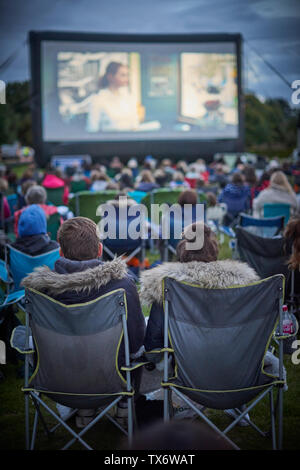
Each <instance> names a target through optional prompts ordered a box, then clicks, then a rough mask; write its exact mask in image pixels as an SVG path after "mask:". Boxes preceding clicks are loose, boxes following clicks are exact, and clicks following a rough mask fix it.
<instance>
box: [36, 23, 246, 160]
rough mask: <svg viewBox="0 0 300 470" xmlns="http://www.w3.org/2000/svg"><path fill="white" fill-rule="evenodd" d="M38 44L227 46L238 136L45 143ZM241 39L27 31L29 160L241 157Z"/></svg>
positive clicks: (242, 147)
mask: <svg viewBox="0 0 300 470" xmlns="http://www.w3.org/2000/svg"><path fill="white" fill-rule="evenodd" d="M43 41H60V42H61V41H64V42H66V41H70V42H73V41H75V42H115V43H123V42H127V43H132V44H134V43H203V42H206V43H207V42H233V43H235V45H236V54H237V88H238V117H239V124H238V137H237V138H228V139H215V140H209V139H207V140H204V139H197V140H191V139H186V140H184V138H183V139H182V140H178V139H176V140H171V139H168V140H155V138H154V139H153V140H131V141H115V140H111V141H110V140H105V141H99V140H98V141H97V140H91V141H66V142H62V141H57V142H53V141H51V142H50V141H45V140H44V139H43V129H42V80H41V50H42V43H43ZM242 41H243V40H242V35H241V34H239V33H236V34H227V33H218V34H176V35H175V34H112V33H107V34H99V33H81V32H62V31H30V32H29V46H30V69H31V112H32V122H33V125H32V133H33V144H34V148H35V151H36V152H35V155H36V156H35V159H36V162H37V164H38V165H39V166H42V167H44V166H46V164H47V163H48V162H49V161H50V160H51V156H52V155H55V154H61V155H72V154H78V153H80V154H88V155H91V157H92V158H93V160H95V161H97V160H103V159H104V158H108V159H109V158H110V157H113V156H115V155H118V156H119V157H120V158H121V159H126V158H130V157H131V156H136V157H137V158H143V157H145V155H148V154H151V155H153V156H155V157H158V158H159V157H162V158H164V157H170V158H175V159H178V158H180V159H186V160H190V159H193V158H196V157H210V158H212V156H213V154H214V153H218V152H242V151H243V150H244V140H245V138H244V99H243V92H242Z"/></svg>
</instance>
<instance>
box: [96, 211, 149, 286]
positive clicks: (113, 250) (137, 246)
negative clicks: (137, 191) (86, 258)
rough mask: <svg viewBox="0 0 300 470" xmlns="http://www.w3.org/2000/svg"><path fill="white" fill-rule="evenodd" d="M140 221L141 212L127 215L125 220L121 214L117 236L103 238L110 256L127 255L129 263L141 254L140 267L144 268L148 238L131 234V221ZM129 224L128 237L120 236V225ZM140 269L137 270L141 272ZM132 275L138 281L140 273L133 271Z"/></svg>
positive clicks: (117, 222)
mask: <svg viewBox="0 0 300 470" xmlns="http://www.w3.org/2000/svg"><path fill="white" fill-rule="evenodd" d="M117 214H118V212H117ZM135 220H137V222H139V221H140V214H139V213H138V214H137V215H134V216H129V215H127V218H126V219H125V220H123V221H122V220H121V219H120V218H119V216H118V215H117V217H116V237H115V238H109V237H107V238H104V239H103V240H102V244H103V251H104V253H105V254H106V255H108V257H109V258H111V259H114V258H115V257H116V256H125V257H126V258H125V261H126V263H129V262H130V261H131V260H132V259H133V258H134V257H136V256H139V258H140V259H139V266H140V268H139V269H143V268H144V261H145V253H146V239H145V238H144V237H143V236H141V237H139V238H137V239H133V238H131V237H130V234H129V226H130V224H131V223H134V224H135ZM125 224H126V225H127V231H126V238H121V236H120V226H121V225H124V226H125ZM136 229H137V232H139V231H140V224H138V225H137V227H136ZM139 269H138V270H137V271H138V272H139ZM132 275H133V277H134V278H135V280H136V281H138V275H137V274H135V273H134V272H133V271H132Z"/></svg>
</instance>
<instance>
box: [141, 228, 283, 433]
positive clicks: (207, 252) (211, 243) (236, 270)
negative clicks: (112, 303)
mask: <svg viewBox="0 0 300 470" xmlns="http://www.w3.org/2000/svg"><path fill="white" fill-rule="evenodd" d="M200 229H203V230H204V243H203V247H202V248H201V249H200V250H189V249H187V246H186V245H187V242H188V240H191V238H192V237H191V235H192V234H193V233H195V232H196V233H199V230H200ZM218 253H219V247H218V241H217V238H216V236H215V234H214V233H213V232H212V230H211V229H210V228H209V227H208V226H207V225H206V224H203V223H201V222H200V223H199V222H198V223H197V224H192V225H190V226H189V227H186V229H185V230H184V232H183V238H182V240H181V241H180V242H179V243H178V245H177V247H176V254H177V262H175V263H163V264H161V265H160V266H157V267H155V268H153V269H149V270H148V271H144V272H143V273H142V274H141V291H140V299H141V304H142V305H145V306H148V307H150V308H151V310H150V315H149V320H148V323H147V329H146V336H145V342H144V346H145V351H146V353H147V352H148V353H150V354H148V357H149V359H150V360H151V361H153V362H159V361H160V360H161V359H162V357H161V354H158V353H153V354H151V351H153V350H156V351H157V350H160V349H162V348H163V346H164V310H163V292H162V280H163V278H164V277H170V278H173V279H175V280H177V281H183V282H187V283H191V284H197V285H199V286H200V287H202V288H206V289H225V288H228V287H231V286H241V285H247V284H250V283H252V282H255V281H258V280H259V276H258V275H257V273H256V272H255V271H254V269H252V268H251V267H250V266H248V264H247V263H242V262H240V261H236V260H231V259H227V260H219V261H218ZM264 366H265V367H264V368H265V371H267V370H268V368H270V369H272V373H273V374H274V375H275V374H276V373H277V374H278V372H276V371H278V370H279V369H278V367H279V361H278V358H276V357H275V356H273V355H272V354H271V353H270V352H269V351H268V352H267V356H266V358H265V363H264ZM228 414H230V416H233V415H234V410H229V412H228ZM245 423H247V421H246V420H244V422H243V424H244V425H245Z"/></svg>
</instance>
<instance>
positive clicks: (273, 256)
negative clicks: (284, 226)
mask: <svg viewBox="0 0 300 470" xmlns="http://www.w3.org/2000/svg"><path fill="white" fill-rule="evenodd" d="M235 233H236V238H237V249H238V254H239V257H240V259H241V261H245V262H246V263H248V264H249V265H250V266H251V267H252V268H253V269H255V271H256V272H257V273H258V275H259V276H260V277H261V278H262V279H264V278H266V277H269V276H273V275H274V274H283V275H284V276H286V277H287V276H288V272H289V270H288V265H287V261H288V258H289V256H290V254H289V253H287V252H286V249H285V239H284V238H283V237H276V238H269V237H261V236H259V235H256V234H254V233H250V232H249V231H248V230H245V229H243V228H241V227H236V228H235Z"/></svg>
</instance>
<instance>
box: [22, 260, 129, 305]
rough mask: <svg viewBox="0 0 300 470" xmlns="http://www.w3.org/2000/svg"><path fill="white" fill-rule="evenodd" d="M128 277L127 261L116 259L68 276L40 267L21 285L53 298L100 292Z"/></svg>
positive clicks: (46, 267)
mask: <svg viewBox="0 0 300 470" xmlns="http://www.w3.org/2000/svg"><path fill="white" fill-rule="evenodd" d="M126 275H127V265H126V262H125V260H123V259H121V258H115V259H114V260H112V261H107V262H105V263H101V264H99V265H98V266H96V267H93V268H88V269H86V270H84V271H79V272H74V273H68V274H58V273H57V272H55V271H52V270H51V269H50V268H49V267H48V266H40V267H38V268H36V269H35V270H34V271H33V272H32V273H31V274H29V276H27V277H25V278H24V279H23V281H22V283H21V285H22V286H23V287H25V288H31V289H35V290H37V291H39V292H47V294H49V295H50V296H51V295H58V294H62V293H64V292H66V291H68V290H75V291H76V292H82V291H85V292H90V291H91V290H93V289H95V290H99V289H100V288H101V287H103V286H105V285H106V284H108V283H109V282H110V281H112V280H120V279H123V278H124V277H126Z"/></svg>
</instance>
